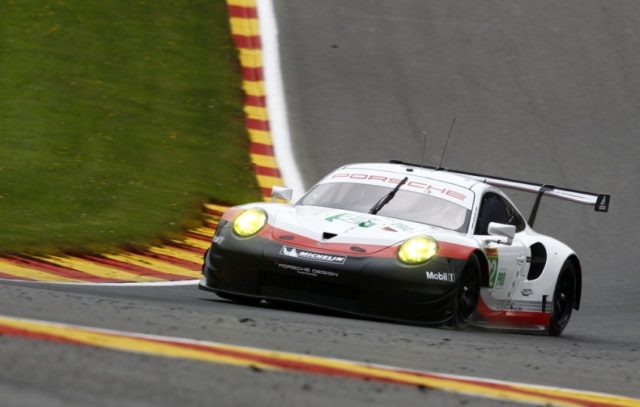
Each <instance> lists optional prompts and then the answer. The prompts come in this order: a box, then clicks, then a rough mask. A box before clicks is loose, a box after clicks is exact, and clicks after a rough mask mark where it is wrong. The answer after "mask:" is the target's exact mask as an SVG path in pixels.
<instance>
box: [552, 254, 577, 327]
mask: <svg viewBox="0 0 640 407" xmlns="http://www.w3.org/2000/svg"><path fill="white" fill-rule="evenodd" d="M576 285H577V283H576V270H575V266H574V265H573V262H571V261H570V260H567V261H565V262H564V264H563V265H562V269H561V270H560V275H559V276H558V281H557V282H556V288H555V290H554V291H553V310H552V315H551V321H549V335H551V336H560V334H561V333H562V331H563V330H564V329H565V328H566V327H567V324H569V319H571V313H572V311H573V305H574V303H575V300H576Z"/></svg>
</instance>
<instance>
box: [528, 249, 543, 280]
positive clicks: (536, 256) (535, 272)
mask: <svg viewBox="0 0 640 407" xmlns="http://www.w3.org/2000/svg"><path fill="white" fill-rule="evenodd" d="M545 264H547V250H546V249H545V248H544V246H543V245H542V243H534V244H532V245H531V266H530V267H529V274H527V280H535V279H536V278H538V277H540V274H542V270H544V266H545Z"/></svg>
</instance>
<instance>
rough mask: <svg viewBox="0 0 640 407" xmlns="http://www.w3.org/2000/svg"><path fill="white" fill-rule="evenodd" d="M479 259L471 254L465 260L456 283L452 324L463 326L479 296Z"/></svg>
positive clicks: (473, 309)
mask: <svg viewBox="0 0 640 407" xmlns="http://www.w3.org/2000/svg"><path fill="white" fill-rule="evenodd" d="M480 283H481V279H480V260H478V257H477V256H476V255H475V254H472V255H471V256H470V257H469V260H467V264H465V266H464V269H463V270H462V273H460V278H459V279H458V283H457V285H456V299H455V309H454V316H453V321H452V322H453V326H454V327H456V328H464V327H465V326H467V322H468V320H469V317H470V316H471V314H473V311H475V309H476V306H477V305H478V299H479V298H480Z"/></svg>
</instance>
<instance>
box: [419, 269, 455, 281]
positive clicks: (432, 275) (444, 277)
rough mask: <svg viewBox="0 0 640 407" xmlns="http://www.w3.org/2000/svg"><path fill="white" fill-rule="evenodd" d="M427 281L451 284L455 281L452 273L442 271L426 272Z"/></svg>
mask: <svg viewBox="0 0 640 407" xmlns="http://www.w3.org/2000/svg"><path fill="white" fill-rule="evenodd" d="M425 274H426V276H427V280H436V281H447V282H449V283H453V282H455V281H456V275H455V274H454V273H445V272H443V271H426V272H425Z"/></svg>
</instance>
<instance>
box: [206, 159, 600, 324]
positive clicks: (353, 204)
mask: <svg viewBox="0 0 640 407" xmlns="http://www.w3.org/2000/svg"><path fill="white" fill-rule="evenodd" d="M498 187H503V188H513V189H519V190H524V191H530V192H536V193H537V194H538V196H537V199H536V203H535V205H534V209H533V211H532V213H531V216H530V218H529V222H527V221H525V219H524V218H523V216H522V215H521V214H520V212H519V211H518V210H517V209H516V207H515V205H514V204H513V203H512V202H511V200H510V199H509V198H508V197H507V196H506V195H505V194H504V193H503V192H502V191H501V190H500V189H498ZM291 192H292V191H291V190H289V189H286V188H279V187H274V190H273V194H272V195H273V196H274V199H275V198H285V199H290V198H291ZM543 195H545V196H552V197H556V198H561V199H565V200H569V201H573V202H578V203H583V204H588V205H592V206H594V207H595V209H596V210H597V211H607V210H608V205H609V199H610V197H609V196H608V195H602V194H599V195H598V194H592V193H588V192H581V191H574V190H569V189H565V188H555V187H552V186H547V185H539V184H532V183H526V182H521V181H514V180H509V179H504V178H497V177H488V176H484V175H478V174H471V173H462V172H456V171H452V170H445V169H440V168H433V167H426V166H419V165H413V164H406V163H402V162H394V161H392V162H391V163H388V164H352V165H347V166H344V167H341V168H339V169H337V170H335V171H333V172H332V173H330V174H329V175H327V176H326V177H325V178H324V179H322V180H321V181H320V182H318V183H317V184H316V185H315V186H313V187H312V188H311V189H310V190H309V191H308V192H307V193H306V194H305V195H304V196H303V197H302V198H301V199H300V200H298V201H297V202H296V203H295V204H290V203H275V202H273V203H252V204H247V205H241V206H236V207H233V208H230V209H229V210H227V212H226V213H225V214H224V215H223V217H222V219H221V221H220V223H219V224H218V228H217V230H216V233H215V235H214V236H213V240H212V244H211V248H210V249H209V250H208V251H207V253H206V254H205V257H204V265H203V274H204V275H203V278H202V280H201V282H200V288H201V289H204V290H209V291H213V292H215V293H216V294H217V295H218V296H220V297H222V298H225V299H230V300H234V301H238V302H242V303H258V302H260V301H261V300H271V301H280V302H292V303H301V304H308V305H313V306H317V307H324V308H329V309H333V310H337V311H340V312H346V313H351V314H357V315H363V316H367V317H374V318H382V319H389V320H393V321H400V322H408V323H417V324H425V325H442V324H450V325H454V326H459V327H463V326H467V325H473V326H477V327H489V328H501V329H519V330H530V331H536V332H547V333H549V334H551V335H559V334H560V333H561V332H562V330H563V329H564V328H565V327H566V326H567V323H568V321H569V318H570V317H571V313H572V310H573V309H578V308H579V306H580V297H581V286H582V268H581V264H580V261H579V259H578V257H577V255H576V254H575V253H574V252H573V251H572V250H571V249H570V248H569V247H568V246H567V245H565V244H563V243H562V242H560V241H558V240H556V239H554V238H551V237H548V236H544V235H541V234H539V233H536V232H535V231H534V230H533V229H532V227H531V225H532V224H533V221H534V220H535V215H536V212H537V208H538V205H539V203H540V199H541V198H542V196H543Z"/></svg>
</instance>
